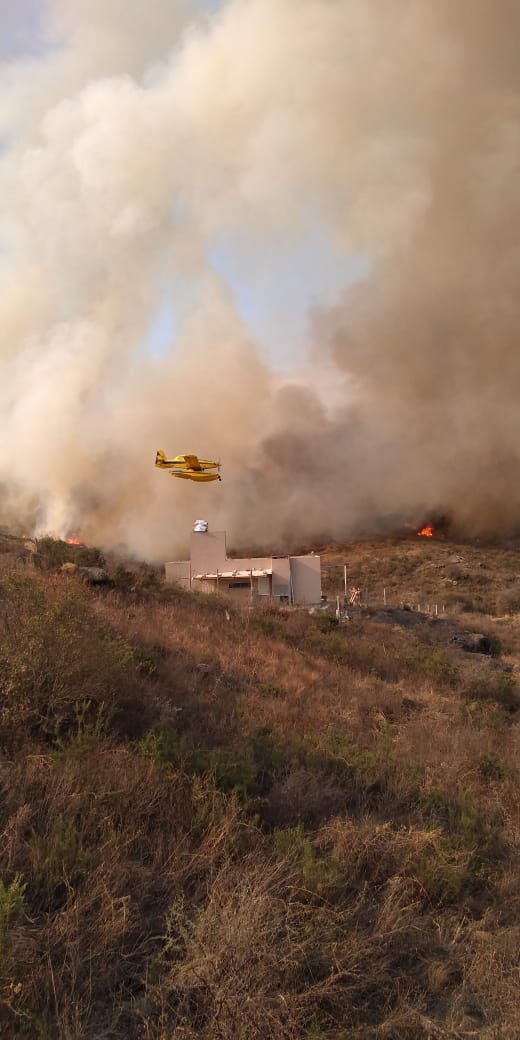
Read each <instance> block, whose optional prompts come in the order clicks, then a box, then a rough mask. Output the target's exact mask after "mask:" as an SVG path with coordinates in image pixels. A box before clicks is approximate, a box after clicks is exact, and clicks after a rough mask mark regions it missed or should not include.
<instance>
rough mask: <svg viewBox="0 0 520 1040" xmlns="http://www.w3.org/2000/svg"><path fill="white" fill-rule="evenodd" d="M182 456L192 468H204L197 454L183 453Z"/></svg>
mask: <svg viewBox="0 0 520 1040" xmlns="http://www.w3.org/2000/svg"><path fill="white" fill-rule="evenodd" d="M182 457H183V459H184V461H185V463H186V465H187V466H189V468H190V469H201V468H202V467H201V464H200V462H199V460H198V458H197V456H196V455H183V456H182Z"/></svg>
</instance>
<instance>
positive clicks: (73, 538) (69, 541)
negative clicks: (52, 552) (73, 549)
mask: <svg viewBox="0 0 520 1040" xmlns="http://www.w3.org/2000/svg"><path fill="white" fill-rule="evenodd" d="M65 541H66V543H67V545H81V542H80V540H79V538H78V536H77V534H71V535H70V537H69V538H66V539H65Z"/></svg>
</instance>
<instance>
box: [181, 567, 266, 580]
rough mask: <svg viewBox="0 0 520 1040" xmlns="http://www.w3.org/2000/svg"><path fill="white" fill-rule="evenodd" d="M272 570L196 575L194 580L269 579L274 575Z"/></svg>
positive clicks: (216, 572) (217, 572)
mask: <svg viewBox="0 0 520 1040" xmlns="http://www.w3.org/2000/svg"><path fill="white" fill-rule="evenodd" d="M272 573H273V572H272V570H271V569H269V570H255V568H254V567H253V569H252V570H247V571H214V572H212V573H211V574H194V575H193V578H195V579H196V580H198V581H205V580H206V579H210V578H251V577H252V578H267V577H268V576H269V575H270V574H272Z"/></svg>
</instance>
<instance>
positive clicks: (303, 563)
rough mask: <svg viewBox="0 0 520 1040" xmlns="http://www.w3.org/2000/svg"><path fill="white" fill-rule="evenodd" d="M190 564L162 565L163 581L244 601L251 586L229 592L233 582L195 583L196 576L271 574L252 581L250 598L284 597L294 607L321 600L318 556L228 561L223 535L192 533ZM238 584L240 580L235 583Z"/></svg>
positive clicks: (225, 580)
mask: <svg viewBox="0 0 520 1040" xmlns="http://www.w3.org/2000/svg"><path fill="white" fill-rule="evenodd" d="M190 553H191V564H190V560H182V561H178V560H177V561H174V562H172V563H167V564H166V565H165V571H166V581H172V582H177V583H178V584H180V585H182V586H183V587H184V588H190V587H191V588H194V589H200V590H201V591H203V592H213V591H217V587H218V591H219V592H223V593H226V594H229V595H232V596H233V597H236V598H239V599H242V600H245V599H246V598H247V599H249V598H250V597H251V587H250V582H249V581H247V583H246V584H245V585H244V586H243V587H236V588H231V589H230V588H229V584H230V583H231V584H233V578H224V577H222V578H219V581H218V583H217V581H216V580H215V579H211V578H209V579H206V580H205V581H200V580H196V579H195V575H197V574H211V573H216V572H217V571H228V572H229V571H231V570H236V571H251V570H269V571H270V570H272V578H271V576H270V575H269V576H265V577H260V578H253V595H254V596H255V597H256V596H269V595H272V596H274V597H276V598H279V597H281V596H287V598H288V599H289V598H292V601H293V602H294V603H295V604H301V605H305V604H311V603H319V601H320V598H321V561H320V557H319V556H290V557H289V556H284V557H274V558H272V557H260V558H256V559H229V558H228V556H227V553H226V534H225V531H204V532H195V531H194V532H192V534H191V539H190ZM236 580H237V582H238V581H239V579H238V578H237V579H236Z"/></svg>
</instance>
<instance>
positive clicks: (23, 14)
mask: <svg viewBox="0 0 520 1040" xmlns="http://www.w3.org/2000/svg"><path fill="white" fill-rule="evenodd" d="M42 6H43V5H42V0H0V60H2V61H5V60H6V59H7V60H9V59H10V58H18V57H20V56H21V55H23V54H35V53H38V51H40V50H41V30H42Z"/></svg>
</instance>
